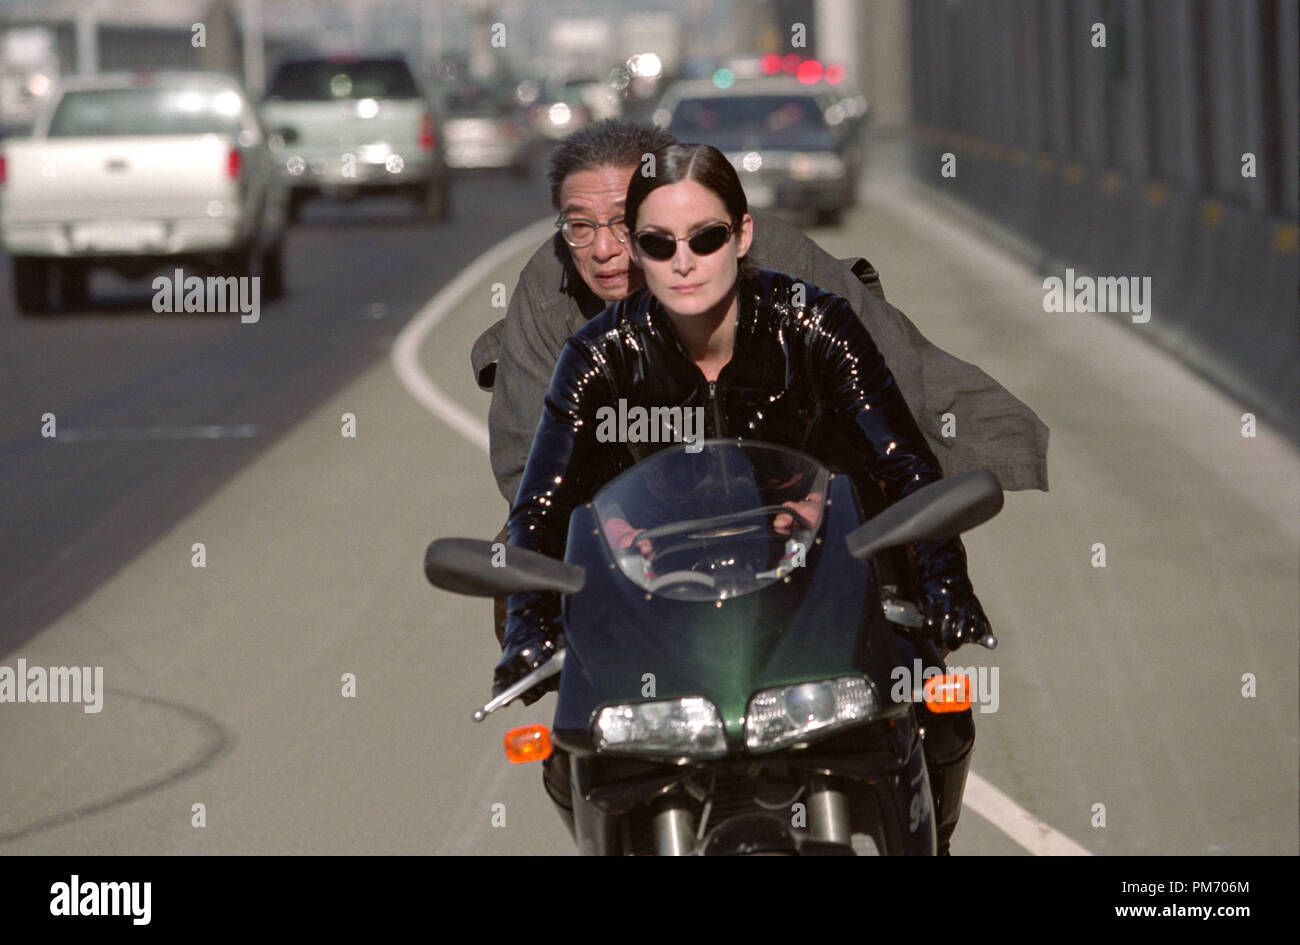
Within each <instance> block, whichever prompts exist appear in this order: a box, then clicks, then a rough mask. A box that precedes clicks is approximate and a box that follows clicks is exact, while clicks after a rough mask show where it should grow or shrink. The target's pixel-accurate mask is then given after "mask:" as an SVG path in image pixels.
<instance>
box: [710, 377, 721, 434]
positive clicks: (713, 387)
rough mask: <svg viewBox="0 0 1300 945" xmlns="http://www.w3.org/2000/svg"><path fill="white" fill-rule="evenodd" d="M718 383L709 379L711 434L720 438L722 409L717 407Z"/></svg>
mask: <svg viewBox="0 0 1300 945" xmlns="http://www.w3.org/2000/svg"><path fill="white" fill-rule="evenodd" d="M717 393H718V384H717V382H716V381H709V407H710V408H711V409H712V410H713V435H714V436H716V437H718V438H719V439H721V438H722V436H723V433H722V411H721V410H720V409H718V397H717Z"/></svg>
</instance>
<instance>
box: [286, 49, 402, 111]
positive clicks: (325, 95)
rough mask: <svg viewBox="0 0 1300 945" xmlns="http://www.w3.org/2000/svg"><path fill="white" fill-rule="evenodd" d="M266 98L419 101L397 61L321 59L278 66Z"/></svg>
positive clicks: (323, 100) (317, 100)
mask: <svg viewBox="0 0 1300 945" xmlns="http://www.w3.org/2000/svg"><path fill="white" fill-rule="evenodd" d="M266 96H267V98H272V99H284V100H287V101H292V102H330V101H335V100H338V99H357V98H383V99H410V98H419V97H420V91H419V89H418V88H417V87H416V85H415V80H414V79H413V78H412V77H411V70H410V69H408V68H407V66H406V63H404V62H400V61H398V60H388V59H371V60H360V61H356V62H350V61H349V62H332V61H330V60H327V59H321V60H312V61H309V62H287V63H285V64H284V65H282V66H281V67H280V68H279V69H278V70H277V71H276V73H275V78H274V79H272V80H271V85H270V88H269V89H268V91H267V93H266Z"/></svg>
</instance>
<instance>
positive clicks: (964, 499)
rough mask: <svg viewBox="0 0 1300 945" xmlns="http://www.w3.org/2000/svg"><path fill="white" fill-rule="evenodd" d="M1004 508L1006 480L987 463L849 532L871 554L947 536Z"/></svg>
mask: <svg viewBox="0 0 1300 945" xmlns="http://www.w3.org/2000/svg"><path fill="white" fill-rule="evenodd" d="M1001 509H1002V484H1001V483H1000V482H998V477H997V476H995V475H993V473H991V472H989V471H988V470H987V469H976V470H972V471H971V472H964V473H958V474H957V475H955V476H948V477H946V478H944V479H940V480H939V481H938V482H932V483H930V485H928V486H925V487H924V488H922V489H918V490H917V491H916V492H913V493H912V494H911V495H909V496H908V497H907V498H905V499H900V500H899V501H897V502H895V503H894V504H893V505H891V506H889V507H888V508H887V509H885V510H884V511H883V512H881V513H880V514H879V515H877V516H876V517H875V518H873V519H872V520H871V521H869V522H867V523H866V524H865V525H862V526H860V527H858V528H856V529H854V530H853V531H852V532H850V533H849V534H848V535H847V536H846V537H845V539H844V540H845V542H846V543H847V544H848V546H849V554H851V555H853V557H855V558H858V559H866V558H869V557H871V556H872V555H874V554H876V553H877V552H879V551H883V550H885V549H886V548H894V547H896V546H898V545H906V544H909V543H911V542H914V541H942V540H944V539H946V538H952V537H954V536H956V535H959V534H961V533H962V532H965V531H970V530H971V529H972V528H975V527H976V526H977V525H982V524H984V523H985V522H987V521H988V520H989V519H991V518H992V517H993V516H995V515H997V514H998V512H999V511H1001Z"/></svg>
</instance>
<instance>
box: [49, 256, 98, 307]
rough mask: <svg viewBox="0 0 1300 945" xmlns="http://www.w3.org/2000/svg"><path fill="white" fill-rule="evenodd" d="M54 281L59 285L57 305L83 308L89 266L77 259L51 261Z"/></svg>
mask: <svg viewBox="0 0 1300 945" xmlns="http://www.w3.org/2000/svg"><path fill="white" fill-rule="evenodd" d="M50 265H51V268H52V269H53V270H54V282H55V284H57V285H58V287H59V306H60V307H61V308H62V309H64V310H65V311H66V310H68V309H78V308H84V307H85V305H86V299H87V294H88V293H87V288H88V284H89V282H90V267H89V266H87V265H86V264H85V263H82V262H78V261H77V260H60V261H58V262H52V263H51V264H50Z"/></svg>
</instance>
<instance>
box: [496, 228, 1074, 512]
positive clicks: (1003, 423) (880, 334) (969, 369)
mask: <svg viewBox="0 0 1300 945" xmlns="http://www.w3.org/2000/svg"><path fill="white" fill-rule="evenodd" d="M753 217H754V241H753V244H752V245H751V247H750V250H749V258H750V260H751V261H752V262H753V263H754V265H755V266H757V267H759V268H760V269H775V270H777V271H778V272H785V273H788V274H790V275H792V276H794V277H796V278H797V279H800V280H801V281H803V282H806V283H808V284H809V285H810V286H816V287H817V288H820V289H824V290H826V291H827V292H831V293H833V294H835V295H838V296H840V297H842V298H844V299H847V300H848V302H849V304H850V305H851V306H852V307H853V311H854V312H856V313H857V315H858V318H860V319H861V320H862V323H863V324H864V325H865V326H866V328H867V331H868V332H870V334H871V337H872V338H873V339H874V340H875V342H876V346H877V347H878V348H879V349H880V353H881V354H882V355H883V356H884V359H885V363H886V364H888V365H889V369H890V371H891V372H892V373H893V375H894V379H895V381H897V383H898V386H899V388H900V389H901V390H902V392H903V397H904V399H905V400H906V401H907V405H908V407H909V408H910V409H911V411H912V415H913V416H914V417H915V418H916V422H917V424H918V425H919V426H920V428H921V431H922V432H923V433H924V434H925V439H926V442H927V443H928V444H929V446H930V449H932V450H933V451H934V454H935V456H936V457H938V459H939V463H940V465H941V466H942V468H943V472H944V475H946V476H950V475H953V474H954V473H959V472H964V471H966V470H968V469H981V468H987V469H990V470H992V472H993V473H994V474H995V475H996V476H997V477H998V480H999V481H1000V482H1001V483H1002V488H1003V489H1008V490H1012V489H1042V490H1043V491H1046V490H1047V436H1048V430H1047V426H1046V425H1045V424H1044V423H1043V422H1042V421H1041V420H1039V419H1038V416H1037V415H1036V414H1035V413H1034V412H1033V411H1032V410H1030V409H1029V407H1027V406H1026V405H1025V404H1024V403H1022V402H1021V401H1020V400H1018V399H1016V398H1015V397H1013V396H1012V395H1011V394H1010V393H1008V392H1007V390H1006V389H1005V388H1004V387H1002V385H1000V384H998V383H997V381H995V380H993V378H991V377H989V376H988V375H987V374H985V373H984V372H983V371H981V370H980V369H979V368H977V367H976V366H975V365H973V364H968V363H967V362H965V361H961V360H958V359H957V358H954V357H953V356H952V355H950V354H948V353H947V352H946V351H943V350H942V349H940V348H938V347H936V346H935V345H933V344H931V343H930V342H929V341H927V340H926V339H925V337H924V336H923V335H922V334H921V332H920V331H918V330H917V328H916V326H915V325H913V324H912V323H911V322H910V321H908V319H907V316H905V315H904V314H903V313H902V312H900V311H899V310H898V309H896V308H894V306H892V305H890V304H889V303H888V302H886V301H885V297H884V292H883V290H882V289H881V287H880V282H879V279H878V278H877V277H876V273H875V270H874V269H873V268H872V267H871V264H870V263H868V262H867V261H866V260H865V259H852V260H845V261H843V262H841V261H840V260H837V259H835V258H834V257H833V256H831V255H830V254H828V253H827V252H825V251H824V250H823V249H822V248H821V247H820V246H818V245H817V244H816V243H814V242H813V241H812V240H811V239H809V238H808V237H807V236H805V235H804V233H803V231H802V230H800V229H799V228H798V227H796V226H794V225H792V224H790V223H787V222H786V221H784V220H782V219H781V218H780V217H777V216H775V215H773V214H770V213H753ZM604 307H605V303H604V302H601V301H600V300H599V299H597V298H595V297H594V296H593V295H592V294H591V292H590V291H589V290H588V289H587V288H586V285H585V284H584V283H583V282H582V280H581V278H580V277H579V276H578V274H577V272H576V270H574V269H573V266H572V263H570V262H569V253H568V247H567V246H565V244H564V242H563V241H562V239H561V238H560V235H559V234H558V233H557V234H556V235H555V237H554V238H553V239H552V240H550V241H548V242H547V243H546V244H545V245H544V246H542V248H541V249H539V250H538V251H537V252H536V253H534V254H533V257H532V258H531V259H530V260H528V264H527V265H526V266H524V271H523V272H522V273H521V274H520V276H519V284H518V285H516V286H515V291H514V294H513V295H512V296H511V297H510V306H509V308H508V309H507V310H506V317H505V318H504V319H502V320H501V321H498V322H497V323H496V324H494V325H493V326H492V327H491V328H489V329H488V330H487V331H486V332H484V333H483V335H482V336H480V337H479V339H478V341H476V342H475V343H474V348H473V352H472V354H471V361H472V363H473V367H474V374H475V377H476V378H477V380H478V383H479V386H480V387H481V388H483V389H484V390H490V391H492V408H491V411H490V413H489V416H488V421H489V432H490V434H491V443H492V472H493V474H494V475H495V476H496V480H497V487H498V488H499V489H500V490H501V494H502V495H503V496H504V497H505V499H506V501H507V502H510V503H511V504H513V503H514V499H515V493H517V492H518V491H519V480H520V478H521V477H522V475H523V471H524V464H525V463H526V462H527V461H528V451H529V448H530V447H531V445H532V442H533V434H534V433H535V432H536V431H537V423H538V421H539V420H540V419H541V416H542V402H543V400H544V399H545V397H546V392H547V390H548V389H549V387H550V383H551V375H552V374H553V373H554V371H555V362H556V359H557V358H558V357H559V355H560V348H561V347H562V346H563V345H564V342H565V340H566V339H567V338H568V337H569V335H570V334H572V333H573V332H574V331H576V330H577V329H578V328H580V327H581V326H582V325H583V324H584V323H585V322H586V320H587V319H588V318H590V317H591V316H593V315H595V314H596V313H597V312H599V311H600V310H601V309H602V308H604ZM949 414H951V418H949V417H947V416H946V415H949ZM945 424H946V425H947V432H951V433H953V434H954V435H952V436H944V435H943V433H944V432H945V429H944V428H945Z"/></svg>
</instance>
